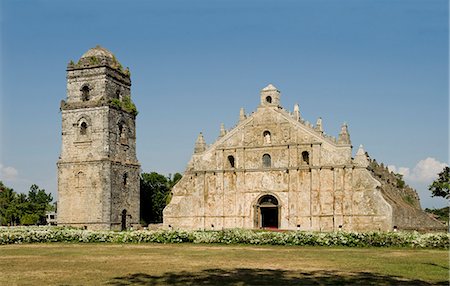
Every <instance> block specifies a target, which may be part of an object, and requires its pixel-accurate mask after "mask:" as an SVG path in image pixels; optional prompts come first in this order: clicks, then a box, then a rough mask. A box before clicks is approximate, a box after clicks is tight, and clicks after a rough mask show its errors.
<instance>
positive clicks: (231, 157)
mask: <svg viewBox="0 0 450 286" xmlns="http://www.w3.org/2000/svg"><path fill="white" fill-rule="evenodd" d="M228 167H229V168H234V156H232V155H230V156H228Z"/></svg>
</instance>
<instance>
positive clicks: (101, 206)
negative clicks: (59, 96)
mask: <svg viewBox="0 0 450 286" xmlns="http://www.w3.org/2000/svg"><path fill="white" fill-rule="evenodd" d="M130 87H131V81H130V72H129V70H128V69H126V70H124V69H123V68H122V66H121V64H120V63H119V62H118V61H117V59H116V58H115V56H114V55H113V54H112V53H111V52H110V51H108V50H107V49H105V48H102V47H100V46H97V47H95V48H92V49H90V50H89V51H87V52H86V53H85V54H84V55H83V56H82V57H81V58H80V60H79V61H78V62H77V63H74V62H72V61H71V62H70V63H69V64H68V66H67V100H65V101H64V100H63V101H61V113H62V147H61V155H60V158H59V161H58V163H57V165H58V225H67V226H75V227H83V228H86V229H116V230H121V229H122V230H123V229H126V228H129V227H130V226H131V225H133V224H137V223H139V172H140V165H139V162H138V161H137V158H136V125H135V123H136V115H137V110H136V107H135V105H134V104H133V102H132V101H131V93H130Z"/></svg>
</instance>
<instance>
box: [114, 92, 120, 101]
mask: <svg viewBox="0 0 450 286" xmlns="http://www.w3.org/2000/svg"><path fill="white" fill-rule="evenodd" d="M115 98H116V99H120V90H116V97H115Z"/></svg>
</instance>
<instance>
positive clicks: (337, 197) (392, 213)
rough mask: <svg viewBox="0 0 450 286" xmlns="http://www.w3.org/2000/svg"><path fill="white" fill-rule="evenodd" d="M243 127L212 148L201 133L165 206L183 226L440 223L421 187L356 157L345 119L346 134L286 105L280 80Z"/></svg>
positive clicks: (169, 222) (173, 224)
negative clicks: (423, 200)
mask: <svg viewBox="0 0 450 286" xmlns="http://www.w3.org/2000/svg"><path fill="white" fill-rule="evenodd" d="M239 117H240V118H239V122H238V124H237V125H236V126H235V127H234V128H232V129H231V130H229V131H226V130H225V128H224V127H223V125H222V126H221V130H220V136H219V138H218V139H217V141H216V142H214V143H213V144H212V145H210V146H207V145H206V143H205V140H204V138H203V135H202V133H200V135H199V136H198V138H197V141H196V143H195V149H194V154H193V156H192V158H191V160H190V161H189V163H188V166H187V169H186V171H185V173H184V176H183V178H182V179H181V180H180V181H179V182H178V183H177V184H176V185H175V187H174V188H173V190H172V195H173V196H172V200H171V202H170V203H169V205H167V207H166V208H165V209H164V225H165V227H169V228H175V229H216V230H217V229H225V228H248V229H259V228H275V229H277V228H279V229H290V230H311V231H336V230H340V229H343V230H355V231H367V230H383V231H389V230H393V229H397V228H399V229H442V228H445V227H444V226H443V225H442V224H441V223H439V222H437V221H436V220H434V219H432V218H430V217H429V216H428V215H427V214H425V213H424V212H423V211H422V210H421V208H420V202H419V198H418V195H417V193H416V192H415V191H414V190H412V189H411V188H399V187H398V186H397V180H396V177H395V175H394V174H392V173H390V172H389V171H388V170H387V169H386V168H385V167H380V166H379V165H378V164H377V163H376V161H373V160H371V159H370V158H369V157H368V155H367V153H366V152H365V151H364V150H363V148H362V146H361V147H359V150H358V151H357V153H356V156H355V157H354V158H352V145H351V141H350V135H349V131H348V127H347V125H346V124H344V125H342V128H341V131H340V133H339V136H338V138H337V139H336V138H334V137H331V136H329V135H326V134H325V133H324V131H323V127H322V120H321V118H319V119H318V120H317V122H316V124H315V125H312V124H311V123H309V122H307V121H305V120H304V119H303V118H302V116H301V113H300V109H299V106H298V105H295V106H294V111H293V112H292V113H290V112H288V111H286V110H285V109H284V108H283V107H281V105H280V92H279V91H278V90H277V88H275V87H274V86H273V85H268V86H267V87H265V88H264V89H262V90H261V94H260V103H259V106H258V108H257V110H256V111H255V112H254V113H252V114H251V115H246V114H245V112H244V110H243V109H241V111H240V116H239Z"/></svg>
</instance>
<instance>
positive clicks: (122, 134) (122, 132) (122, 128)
mask: <svg viewBox="0 0 450 286" xmlns="http://www.w3.org/2000/svg"><path fill="white" fill-rule="evenodd" d="M118 128H119V141H120V143H121V144H124V145H127V144H128V141H127V126H126V125H125V124H124V123H123V122H120V123H119V124H118Z"/></svg>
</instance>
